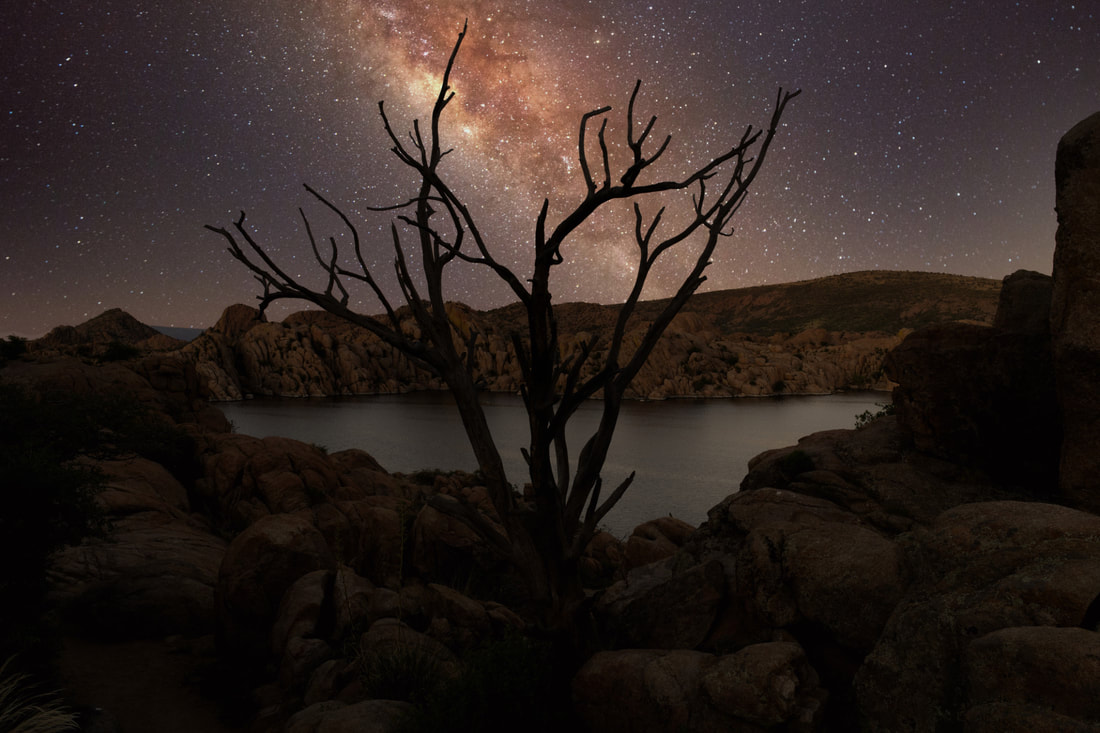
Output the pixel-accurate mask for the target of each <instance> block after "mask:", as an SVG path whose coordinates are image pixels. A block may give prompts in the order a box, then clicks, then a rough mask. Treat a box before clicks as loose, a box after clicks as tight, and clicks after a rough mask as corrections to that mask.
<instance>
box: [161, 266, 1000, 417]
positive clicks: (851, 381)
mask: <svg viewBox="0 0 1100 733" xmlns="http://www.w3.org/2000/svg"><path fill="white" fill-rule="evenodd" d="M997 290H998V284H997V283H996V282H995V281H990V280H982V279H979V278H961V277H955V276H942V275H932V274H928V273H891V272H883V273H852V274H849V275H842V276H835V277H831V278H823V279H821V280H815V281H808V282H806V283H793V284H789V285H781V286H766V287H761V288H748V289H745V290H737V291H725V292H721V293H706V294H701V295H699V296H697V297H696V298H695V299H693V300H692V301H690V302H689V304H688V306H687V307H686V308H685V310H684V311H683V312H681V313H680V314H679V315H678V316H677V317H676V319H675V320H674V321H673V322H672V324H671V325H670V326H669V328H668V330H667V331H666V333H665V335H664V337H663V338H662V340H661V341H660V343H659V344H658V345H657V347H656V348H655V349H654V351H653V353H652V355H651V356H650V358H649V360H648V362H647V363H646V364H645V366H644V367H643V368H642V370H641V371H640V372H639V374H638V376H637V378H636V379H635V381H634V383H633V385H632V387H631V389H630V390H629V391H628V394H627V396H628V397H632V398H644V399H663V398H669V397H730V396H742V395H747V396H753V395H771V394H825V393H831V392H835V391H837V390H841V389H849V388H864V389H888V388H889V386H890V384H889V382H888V381H887V380H886V378H885V377H884V375H883V373H882V358H883V356H884V355H885V354H886V352H887V351H888V350H890V349H891V348H893V347H894V346H896V345H897V344H898V343H899V342H900V341H901V338H902V336H904V334H905V333H908V332H909V331H910V330H912V328H913V327H915V326H918V325H923V324H926V323H928V322H930V321H931V322H937V321H942V320H954V319H960V318H961V319H967V320H969V321H973V322H977V323H985V324H988V323H989V322H990V320H991V319H992V317H993V311H994V308H995V305H996V296H997ZM852 304H858V306H857V307H854V308H853V307H852ZM659 305H660V302H659V301H654V302H649V303H642V304H639V307H638V311H637V313H636V315H635V318H634V319H633V320H632V321H631V323H630V324H629V327H628V333H627V336H626V343H627V344H628V345H629V344H631V343H637V342H638V341H640V339H641V338H642V334H643V333H644V330H645V329H646V328H647V327H648V325H649V323H650V321H651V319H652V318H653V317H654V314H655V312H656V308H657V307H658V306H659ZM826 306H828V307H829V308H831V310H826V309H825V308H826ZM519 310H520V309H518V308H517V307H516V306H509V307H506V308H501V309H498V310H495V311H489V312H485V313H479V312H476V311H473V310H471V309H470V308H467V307H466V306H463V305H460V304H451V305H450V306H449V315H450V317H451V322H452V325H453V327H454V335H455V339H456V341H458V342H460V344H461V346H460V348H463V349H464V348H465V346H464V344H465V341H466V339H468V338H469V336H470V334H471V333H476V334H477V335H478V342H477V343H478V351H477V353H476V354H475V359H474V372H475V378H476V379H477V381H478V383H479V384H480V385H481V386H483V387H484V388H485V389H487V390H491V391H498V392H515V391H517V390H518V389H519V386H520V381H521V373H520V367H519V362H518V360H517V359H516V356H515V354H514V351H513V346H512V333H513V332H520V333H522V331H523V328H525V327H526V326H525V321H524V320H523V318H522V314H520V312H519ZM616 312H617V307H616V306H599V305H593V304H585V303H568V304H564V305H562V306H559V307H558V308H557V310H556V313H557V317H558V320H559V334H560V339H561V343H562V348H563V350H564V351H565V352H566V353H568V352H570V351H575V350H578V349H579V348H580V345H581V344H582V343H586V342H591V341H592V340H593V339H594V338H595V337H596V336H597V335H599V334H601V333H602V334H605V335H606V333H607V332H608V331H609V329H610V328H611V327H612V326H613V323H614V318H615V315H616ZM398 314H399V316H400V317H402V318H403V321H402V328H403V330H404V331H405V332H406V333H410V334H414V333H415V332H416V325H415V323H414V321H413V320H412V319H411V318H409V317H408V315H407V313H405V312H404V311H399V312H398ZM180 355H181V357H182V358H185V359H187V360H189V361H191V362H193V363H194V364H195V368H196V370H197V371H198V372H199V373H200V374H201V375H202V377H203V380H204V383H205V385H206V387H205V389H206V392H207V394H208V395H209V396H210V397H211V398H212V399H215V400H237V399H241V398H242V397H245V396H248V395H267V396H298V397H303V396H319V395H351V394H390V393H398V392H407V391H411V390H422V389H441V388H443V384H442V383H441V382H440V381H439V379H438V378H436V377H434V376H432V375H431V374H428V373H427V372H426V371H424V370H423V369H421V368H420V367H419V366H417V365H416V364H414V363H413V362H411V361H409V360H408V359H407V358H406V357H404V356H402V355H401V354H399V353H397V352H396V351H394V350H393V349H392V348H390V347H389V346H387V345H386V344H384V343H383V342H382V341H381V340H380V339H378V338H377V337H375V336H373V335H372V334H370V333H369V332H368V331H366V330H365V329H362V328H358V327H355V326H351V325H349V324H347V323H346V322H343V321H341V320H340V319H338V318H335V317H333V316H331V315H328V314H325V313H319V312H315V311H307V312H302V313H297V314H294V315H292V316H289V317H287V318H286V319H284V320H283V321H282V322H280V323H271V322H267V321H266V320H265V319H264V318H263V316H262V315H261V314H260V313H259V312H258V311H257V310H255V309H253V308H250V307H248V306H244V305H234V306H231V307H230V308H228V309H227V310H226V311H225V313H224V314H223V315H222V317H221V319H219V321H218V323H217V324H216V325H215V326H214V327H213V328H211V329H210V330H208V331H207V332H205V333H204V334H203V335H202V336H201V337H199V338H198V339H195V340H194V341H192V342H191V343H190V344H188V345H187V346H186V347H184V348H183V349H182V350H181V351H180ZM605 358H606V351H605V350H601V348H600V346H597V347H596V349H595V350H594V351H593V354H592V358H591V360H590V362H589V364H588V365H587V367H586V369H587V370H588V372H590V373H594V372H595V371H596V370H598V369H599V368H600V367H601V366H602V364H603V360H604V359H605Z"/></svg>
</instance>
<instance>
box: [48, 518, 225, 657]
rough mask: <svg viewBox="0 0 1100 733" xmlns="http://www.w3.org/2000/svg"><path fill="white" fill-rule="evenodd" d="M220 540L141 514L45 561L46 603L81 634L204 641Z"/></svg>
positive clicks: (192, 525)
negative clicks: (48, 562)
mask: <svg viewBox="0 0 1100 733" xmlns="http://www.w3.org/2000/svg"><path fill="white" fill-rule="evenodd" d="M225 552H226V543H225V541H224V540H222V539H220V538H218V537H216V536H215V535H214V534H213V533H211V531H210V529H209V528H208V527H207V526H205V525H204V524H203V523H201V522H198V521H193V520H191V519H190V518H187V517H178V516H176V517H174V516H172V515H170V514H166V513H162V512H155V511H142V512H135V513H131V514H128V515H127V516H124V517H121V518H119V519H116V520H114V521H113V530H112V532H111V534H110V536H109V537H106V538H89V539H86V540H85V541H84V542H82V543H81V544H80V545H77V546H75V547H67V548H64V549H63V550H61V551H59V552H57V553H55V554H54V556H53V557H52V559H51V566H50V570H49V580H50V585H51V588H52V590H51V597H52V598H53V600H54V602H55V603H57V604H58V605H60V606H61V607H62V609H63V611H64V612H65V613H66V615H67V616H68V617H70V618H71V619H72V620H73V622H74V623H76V625H77V627H78V628H80V629H81V630H82V631H84V632H87V633H90V634H95V635H101V636H106V637H110V638H120V639H135V638H153V637H163V636H168V635H173V634H184V635H190V636H195V635H201V634H207V633H210V632H211V631H212V630H213V628H214V623H215V606H214V588H215V585H216V583H217V579H218V568H219V565H220V564H221V561H222V557H223V556H224V555H225Z"/></svg>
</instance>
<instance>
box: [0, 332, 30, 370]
mask: <svg viewBox="0 0 1100 733" xmlns="http://www.w3.org/2000/svg"><path fill="white" fill-rule="evenodd" d="M25 353H27V339H25V338H22V337H20V336H14V335H13V336H8V338H7V339H5V340H4V341H0V365H3V364H5V363H6V362H9V361H13V360H15V359H18V358H19V357H20V356H22V355H23V354H25Z"/></svg>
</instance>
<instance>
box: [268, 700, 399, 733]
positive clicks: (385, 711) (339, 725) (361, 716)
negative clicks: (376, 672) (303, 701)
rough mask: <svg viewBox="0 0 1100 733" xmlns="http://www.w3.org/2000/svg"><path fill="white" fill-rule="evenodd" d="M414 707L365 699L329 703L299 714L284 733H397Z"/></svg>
mask: <svg viewBox="0 0 1100 733" xmlns="http://www.w3.org/2000/svg"><path fill="white" fill-rule="evenodd" d="M412 709H413V707H412V705H410V704H409V703H407V702H399V701H397V700H364V701H362V702H357V703H354V704H350V705H349V704H348V703H344V702H340V701H338V700H331V701H327V702H319V703H315V704H313V705H310V706H309V707H307V708H305V709H304V710H301V711H299V712H298V713H296V714H295V715H294V716H292V717H291V718H290V720H288V721H287V723H286V727H285V728H283V730H284V731H285V733H396V732H397V731H399V730H401V729H402V724H403V721H404V718H405V717H406V716H407V715H408V714H409V713H410V712H411V711H412Z"/></svg>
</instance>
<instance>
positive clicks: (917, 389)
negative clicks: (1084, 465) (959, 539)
mask: <svg viewBox="0 0 1100 733" xmlns="http://www.w3.org/2000/svg"><path fill="white" fill-rule="evenodd" d="M1051 288H1052V280H1051V278H1050V277H1049V276H1045V275H1040V274H1039V273H1033V272H1026V271H1021V272H1017V273H1014V274H1013V275H1010V276H1009V277H1007V278H1005V283H1004V286H1003V288H1002V290H1001V304H1000V308H999V309H998V311H997V316H996V319H995V321H994V324H993V325H992V326H979V325H973V324H963V323H948V324H941V325H937V326H931V327H929V328H925V329H922V330H920V331H917V332H915V333H914V334H912V335H911V336H909V337H908V338H907V339H905V341H904V342H902V344H901V345H900V346H899V347H898V348H896V349H894V350H893V351H892V352H890V354H889V355H888V356H887V358H886V360H885V363H884V369H885V371H886V374H887V375H888V376H889V377H890V379H892V380H893V381H895V382H897V383H898V384H899V386H898V387H897V388H896V389H895V390H894V410H895V412H896V414H897V415H898V419H899V420H900V421H901V423H902V425H903V426H904V428H905V429H906V431H907V432H908V433H909V434H911V435H912V436H913V440H914V441H915V443H916V445H917V447H918V448H920V449H921V450H922V451H923V452H925V453H929V454H931V455H937V456H940V457H942V458H945V459H948V460H953V461H957V462H962V463H972V464H975V465H980V466H981V467H983V468H984V469H986V470H989V471H990V472H992V473H993V474H994V475H996V476H997V477H998V478H999V479H1001V480H1004V481H1008V482H1015V483H1018V484H1020V485H1031V486H1050V485H1051V484H1052V482H1053V481H1054V480H1055V477H1056V476H1057V471H1058V465H1057V463H1058V459H1057V456H1058V452H1059V450H1060V446H1061V442H1062V427H1061V421H1060V419H1059V414H1058V405H1057V401H1056V398H1055V391H1054V366H1053V356H1052V352H1051V347H1050V328H1049V325H1048V314H1049V312H1050V294H1051Z"/></svg>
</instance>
